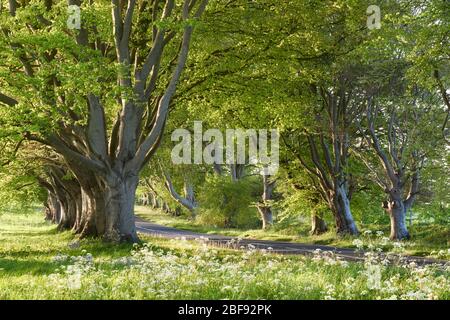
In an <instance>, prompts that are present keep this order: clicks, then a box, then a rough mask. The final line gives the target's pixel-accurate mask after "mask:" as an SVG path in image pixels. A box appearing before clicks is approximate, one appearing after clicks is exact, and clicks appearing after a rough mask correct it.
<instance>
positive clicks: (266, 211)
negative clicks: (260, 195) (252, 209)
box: [258, 206, 273, 230]
mask: <svg viewBox="0 0 450 320" xmlns="http://www.w3.org/2000/svg"><path fill="white" fill-rule="evenodd" d="M258 211H259V214H260V216H261V220H262V228H263V230H265V229H267V228H269V227H271V226H272V225H273V214H272V210H271V209H270V207H264V206H258Z"/></svg>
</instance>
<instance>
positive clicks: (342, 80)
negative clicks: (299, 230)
mask: <svg viewBox="0 0 450 320" xmlns="http://www.w3.org/2000/svg"><path fill="white" fill-rule="evenodd" d="M3 2H6V1H2V6H1V13H0V16H1V20H0V29H1V36H0V60H1V61H2V63H1V64H0V85H1V87H0V106H1V107H0V113H1V114H0V122H1V123H0V125H1V129H0V141H2V143H3V145H4V148H3V150H2V158H3V159H2V170H1V182H2V185H3V186H4V188H3V189H4V193H5V194H4V195H3V194H2V197H4V198H5V199H7V198H11V199H13V198H14V197H15V198H18V197H20V196H22V197H33V198H29V200H30V199H35V198H36V197H42V196H43V195H44V196H45V197H46V200H45V202H46V214H47V217H48V219H51V220H53V221H55V222H57V223H58V224H59V227H60V228H61V229H72V230H73V231H74V232H76V233H78V234H80V235H81V236H91V235H94V236H101V237H104V238H106V239H111V240H126V241H137V240H138V236H137V234H136V228H135V224H134V205H135V202H136V190H137V188H138V186H139V185H140V186H141V189H142V190H144V192H143V196H144V198H145V199H143V201H144V202H145V203H149V204H151V205H153V206H154V207H161V208H163V209H164V210H165V211H166V212H171V213H173V214H180V209H176V207H177V205H178V206H180V207H183V208H185V209H186V210H187V211H188V214H190V215H191V216H192V217H193V218H201V217H202V216H209V215H214V214H216V215H221V216H220V219H221V220H223V224H224V226H236V223H237V222H236V221H247V220H245V219H244V218H245V217H246V216H248V215H249V214H251V213H250V211H249V210H248V208H249V207H253V208H254V211H255V212H258V214H259V216H260V219H261V221H262V227H263V228H266V227H268V226H270V225H272V224H273V222H274V218H273V213H274V212H277V213H278V214H277V216H278V217H280V218H281V217H282V215H283V214H288V215H298V213H299V212H298V211H299V210H303V209H299V205H298V204H299V203H301V206H304V207H306V208H307V209H306V211H308V214H311V215H312V222H313V223H312V231H313V233H315V234H319V233H322V232H324V231H325V230H327V228H328V227H327V224H326V223H325V220H327V219H328V213H331V215H329V216H330V217H331V218H332V221H333V224H334V225H335V230H336V232H337V233H338V234H351V235H357V234H358V227H357V223H355V218H354V212H353V211H352V208H353V205H352V206H351V203H354V202H355V198H358V197H359V200H361V199H363V198H364V197H366V199H372V198H373V199H378V198H380V194H383V193H384V194H385V196H384V198H385V201H384V202H383V207H384V209H385V210H386V211H387V212H388V214H389V218H390V223H391V238H393V239H403V238H409V233H408V230H407V228H406V224H405V215H406V212H407V211H408V210H409V209H410V208H411V207H412V205H413V203H414V201H415V199H416V198H417V197H418V196H419V197H422V198H423V201H422V202H428V203H432V202H433V201H435V202H438V203H439V205H440V206H441V210H442V211H443V212H444V216H445V215H447V216H448V192H446V191H445V190H447V191H448V177H447V176H448V141H447V136H448V123H447V122H448V121H447V120H448V114H449V111H450V103H449V97H448V92H447V91H446V87H447V86H448V79H449V78H448V75H449V71H450V70H449V63H448V59H449V56H448V51H447V50H446V47H447V44H448V30H449V28H448V18H447V14H446V13H447V12H448V10H449V5H448V3H446V2H445V1H437V0H427V1H397V2H395V3H393V2H386V3H383V5H382V12H384V15H383V18H382V24H381V29H378V30H369V29H368V28H367V15H366V9H367V7H368V6H369V5H370V3H369V2H368V1H363V0H361V1H353V2H349V1H344V0H335V1H331V0H327V1H283V2H281V3H280V1H273V0H261V1H248V0H229V1H212V0H211V1H209V2H208V1H206V0H183V1H175V0H164V1H163V0H129V1H123V0H112V1H107V0H90V1H87V0H86V1H81V0H69V1H56V0H53V1H52V0H48V1H43V3H40V2H36V1H31V0H20V1H19V0H8V1H7V5H6V3H5V4H4V3H3ZM67 5H77V6H79V7H80V8H81V28H80V29H79V30H76V29H75V30H74V29H70V28H68V25H67V18H68V15H67ZM194 29H195V31H194ZM188 56H189V60H188ZM169 113H170V116H169ZM194 120H202V121H203V124H204V127H205V128H218V129H220V130H225V129H226V128H236V127H240V128H245V129H250V128H253V129H270V128H277V129H278V130H279V132H280V136H281V145H280V170H279V172H278V174H277V175H276V176H263V177H261V178H260V179H258V176H257V175H255V174H256V173H257V170H258V168H255V166H254V165H252V164H250V161H248V164H238V163H235V164H229V165H226V166H225V165H219V164H215V165H211V166H207V165H183V166H182V167H180V166H176V165H173V164H172V163H171V161H170V150H171V149H172V147H173V144H172V142H171V141H170V139H167V138H165V139H163V137H165V136H166V135H164V134H163V133H164V132H166V133H169V135H170V133H171V131H173V130H174V129H176V128H187V129H189V130H190V129H192V125H193V121H194ZM169 135H167V136H169ZM157 150H158V153H157V154H156V155H155V153H156V152H157ZM155 156H156V157H157V158H159V161H156V158H155ZM421 173H424V175H425V176H426V178H427V179H423V178H422V179H421ZM224 177H229V182H230V184H228V182H227V181H226V179H228V178H224ZM34 182H37V183H36V184H34ZM374 184H376V185H377V186H379V187H381V189H379V190H377V189H375V188H374ZM182 185H183V189H184V194H182V193H181V192H179V191H177V190H181V189H180V188H181V186H182ZM212 186H216V187H214V188H213V187H212ZM43 190H44V191H45V192H44V193H43ZM236 190H237V192H236ZM213 191H214V192H216V193H215V194H210V193H211V192H213ZM380 191H381V192H380ZM427 192H428V193H429V195H427ZM169 197H170V198H171V199H172V200H169ZM236 199H238V200H239V201H236ZM430 199H431V200H430ZM21 200H22V201H23V199H21ZM357 200H358V199H357ZM171 201H172V204H171ZM8 203H10V202H8ZM433 203H434V202H433ZM173 204H176V205H175V206H174V205H173ZM214 205H216V207H215V208H214V207H213V206H214ZM301 206H300V207H301ZM323 208H327V210H323ZM219 211H220V212H219ZM238 217H241V218H238ZM239 219H241V220H239ZM328 220H329V219H328ZM214 221H215V220H214Z"/></svg>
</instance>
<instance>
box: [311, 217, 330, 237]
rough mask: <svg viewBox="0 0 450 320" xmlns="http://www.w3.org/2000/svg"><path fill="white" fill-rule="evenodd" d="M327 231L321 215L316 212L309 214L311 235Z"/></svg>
mask: <svg viewBox="0 0 450 320" xmlns="http://www.w3.org/2000/svg"><path fill="white" fill-rule="evenodd" d="M327 231H328V227H327V224H326V222H325V220H323V219H322V217H321V216H319V215H318V214H316V213H313V214H312V215H311V234H312V235H320V234H322V233H325V232H327Z"/></svg>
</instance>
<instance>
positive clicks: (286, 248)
mask: <svg viewBox="0 0 450 320" xmlns="http://www.w3.org/2000/svg"><path fill="white" fill-rule="evenodd" d="M136 228H137V231H138V232H140V233H144V234H148V235H152V236H157V237H164V238H170V239H176V238H186V239H187V240H194V239H198V238H200V237H204V238H208V243H209V244H211V245H214V246H218V247H227V248H231V249H241V250H246V249H248V247H249V245H251V246H254V247H256V248H257V249H266V250H270V251H272V252H275V253H279V254H302V255H310V256H312V255H313V254H314V251H315V250H317V249H320V250H322V251H331V252H333V253H334V254H335V255H336V256H337V257H340V258H341V259H343V260H346V261H364V252H360V251H355V250H353V249H347V248H337V247H333V246H324V245H315V244H304V243H294V242H283V241H270V240H253V239H242V240H240V241H239V243H236V238H232V237H228V236H222V235H215V234H205V233H197V232H192V231H187V230H180V229H176V228H172V227H166V226H162V225H158V224H154V223H151V222H148V221H145V220H143V219H142V218H139V217H136ZM404 259H405V260H406V261H408V262H415V263H416V264H418V265H429V264H440V265H442V266H444V265H446V264H450V262H448V261H444V260H436V259H429V258H422V257H416V256H404Z"/></svg>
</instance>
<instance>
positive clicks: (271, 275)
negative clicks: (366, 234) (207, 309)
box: [0, 213, 450, 299]
mask: <svg viewBox="0 0 450 320" xmlns="http://www.w3.org/2000/svg"><path fill="white" fill-rule="evenodd" d="M449 276H450V270H440V269H437V268H434V267H427V268H418V267H416V266H400V265H399V266H390V267H386V266H384V265H383V262H382V261H378V260H377V257H376V255H373V256H371V257H368V259H367V261H366V263H365V264H362V263H347V262H345V261H340V260H339V259H336V258H335V257H333V256H332V255H329V254H317V255H316V256H315V257H314V258H313V259H311V258H306V257H301V256H291V257H288V256H278V255H273V254H270V253H267V252H266V253H264V252H258V251H255V250H249V251H246V252H240V251H239V252H237V251H232V250H227V249H215V248H211V247H209V246H208V245H207V243H205V242H202V241H179V240H178V241H175V240H165V239H159V238H158V239H156V238H149V237H144V238H143V243H142V244H140V245H137V246H132V245H129V244H121V245H113V244H106V243H103V242H102V241H100V240H95V239H87V240H82V241H80V242H78V241H76V240H74V238H73V236H72V235H71V234H70V232H62V233H59V232H56V231H55V227H54V226H53V225H50V224H48V223H47V222H44V221H43V219H42V215H40V214H37V213H36V214H32V215H28V216H25V215H13V214H3V215H0V299H450V280H449V279H450V277H449Z"/></svg>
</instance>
